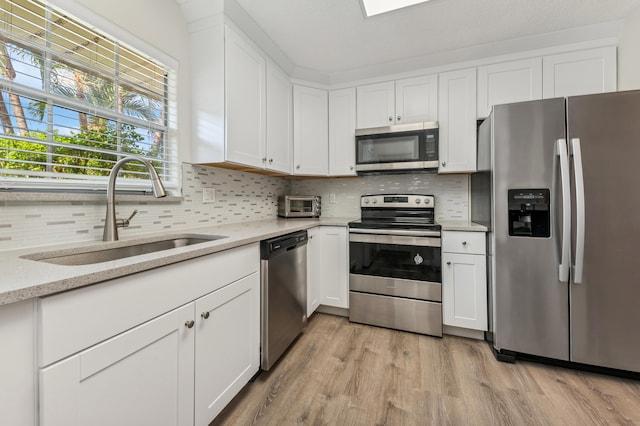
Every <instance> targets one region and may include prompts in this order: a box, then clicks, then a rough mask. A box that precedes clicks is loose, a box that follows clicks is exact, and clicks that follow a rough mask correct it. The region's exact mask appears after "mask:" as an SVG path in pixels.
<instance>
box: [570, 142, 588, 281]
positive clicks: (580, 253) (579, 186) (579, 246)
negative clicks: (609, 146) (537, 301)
mask: <svg viewBox="0 0 640 426" xmlns="http://www.w3.org/2000/svg"><path fill="white" fill-rule="evenodd" d="M571 150H572V153H573V170H574V175H575V182H576V186H575V188H576V263H575V265H574V267H573V282H574V283H575V284H580V283H582V273H583V269H584V240H585V210H584V174H583V172H582V149H581V147H580V139H578V138H572V139H571Z"/></svg>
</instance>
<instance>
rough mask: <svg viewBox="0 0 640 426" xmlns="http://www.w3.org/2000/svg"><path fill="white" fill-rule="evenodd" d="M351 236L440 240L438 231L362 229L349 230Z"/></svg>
mask: <svg viewBox="0 0 640 426" xmlns="http://www.w3.org/2000/svg"><path fill="white" fill-rule="evenodd" d="M349 233H351V234H375V235H399V236H402V237H438V238H440V231H415V230H404V229H364V228H349Z"/></svg>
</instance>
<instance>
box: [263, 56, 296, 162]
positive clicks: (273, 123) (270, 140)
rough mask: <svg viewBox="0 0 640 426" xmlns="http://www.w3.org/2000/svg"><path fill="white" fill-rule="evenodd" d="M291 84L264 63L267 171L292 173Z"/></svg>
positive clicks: (281, 73) (273, 66) (273, 67)
mask: <svg viewBox="0 0 640 426" xmlns="http://www.w3.org/2000/svg"><path fill="white" fill-rule="evenodd" d="M291 97H292V94H291V82H290V81H289V77H288V76H287V75H286V74H285V73H284V72H283V71H281V70H280V69H279V68H278V67H277V66H276V65H274V64H272V63H271V62H267V147H266V155H265V158H264V160H266V168H267V169H269V170H274V171H278V172H282V173H287V174H290V173H291V164H292V161H293V136H292V131H293V123H292V120H293V109H292V98H291Z"/></svg>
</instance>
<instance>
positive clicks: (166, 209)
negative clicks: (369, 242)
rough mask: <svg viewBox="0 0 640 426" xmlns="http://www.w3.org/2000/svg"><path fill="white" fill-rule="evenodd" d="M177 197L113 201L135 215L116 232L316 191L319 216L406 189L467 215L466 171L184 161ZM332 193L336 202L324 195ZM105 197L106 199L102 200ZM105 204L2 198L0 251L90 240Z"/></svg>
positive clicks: (271, 206) (236, 217) (222, 217)
mask: <svg viewBox="0 0 640 426" xmlns="http://www.w3.org/2000/svg"><path fill="white" fill-rule="evenodd" d="M182 182H183V188H182V195H183V200H182V201H181V202H175V203H154V202H119V203H118V205H117V206H116V211H117V213H118V217H127V216H128V215H129V214H130V213H131V212H132V211H133V210H134V209H138V214H137V216H136V217H135V218H134V219H133V220H132V222H131V225H130V226H129V228H126V229H121V230H120V231H119V232H120V235H121V236H122V237H125V236H126V237H130V236H136V235H144V234H148V233H157V232H163V231H171V232H174V231H177V232H179V231H181V230H185V229H189V228H194V227H200V226H207V225H218V224H225V223H238V222H245V221H250V220H261V219H269V218H275V217H276V215H277V200H278V196H279V195H285V194H289V193H291V194H296V195H307V194H312V195H320V196H322V216H324V217H353V218H356V217H359V216H360V206H359V203H360V196H361V195H364V194H379V193H387V194H393V193H404V192H409V193H413V194H433V195H435V196H436V218H437V219H440V220H468V219H469V178H468V176H467V175H435V174H400V175H373V176H365V177H358V178H331V179H303V180H298V179H294V180H289V179H285V178H279V177H272V176H263V175H259V174H254V173H247V172H240V171H234V170H227V169H221V168H215V167H202V166H195V165H191V164H184V165H183V170H182ZM203 188H215V190H216V191H215V197H216V201H215V203H207V204H205V203H203V202H202V191H203ZM331 194H335V200H336V202H335V203H331V202H330V195H331ZM105 198H106V197H105ZM105 205H106V200H105V201H0V250H7V249H16V248H24V247H35V246H43V245H50V244H62V243H68V242H79V241H96V240H100V239H101V238H102V230H103V226H104V217H105V208H106V207H105Z"/></svg>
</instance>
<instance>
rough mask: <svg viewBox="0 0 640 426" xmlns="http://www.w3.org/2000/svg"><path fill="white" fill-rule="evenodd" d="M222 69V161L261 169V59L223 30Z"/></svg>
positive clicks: (263, 106)
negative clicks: (224, 124)
mask: <svg viewBox="0 0 640 426" xmlns="http://www.w3.org/2000/svg"><path fill="white" fill-rule="evenodd" d="M200 54H202V52H201V53H200ZM224 66H225V91H226V92H225V114H226V160H227V161H231V162H234V163H239V164H244V165H247V166H254V167H264V163H263V161H262V160H263V158H264V146H265V129H266V114H265V112H266V97H265V93H266V89H265V84H266V82H265V78H266V77H265V76H266V62H265V59H264V58H263V57H262V54H261V53H260V52H259V51H258V50H257V49H256V48H255V47H253V46H252V45H251V44H249V42H248V41H246V40H245V39H244V38H242V37H241V36H240V35H239V34H237V33H236V32H235V31H233V30H231V29H230V28H229V27H226V28H225V61H224ZM196 90H198V89H197V88H196ZM199 90H203V89H202V88H201V89H199Z"/></svg>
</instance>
